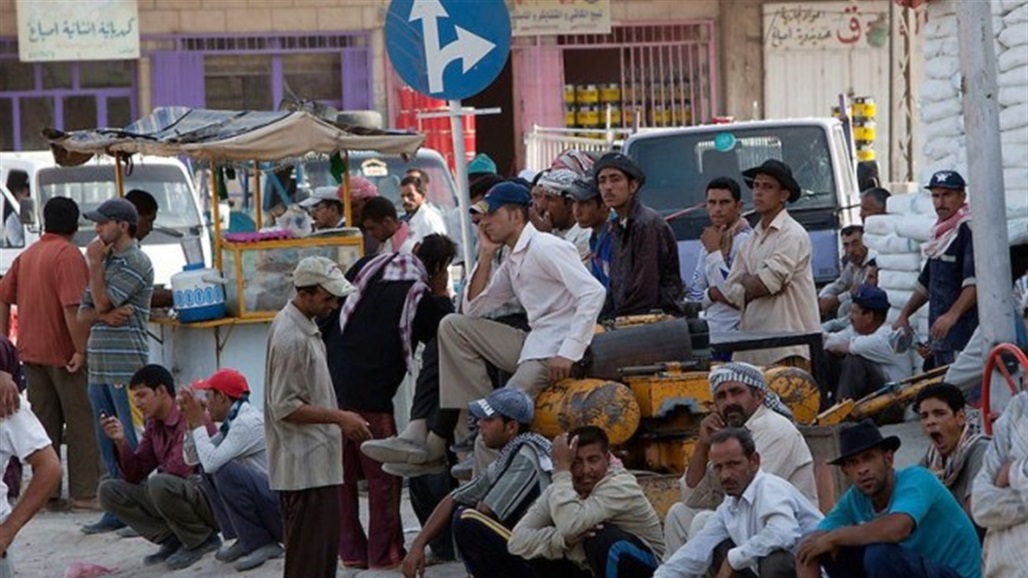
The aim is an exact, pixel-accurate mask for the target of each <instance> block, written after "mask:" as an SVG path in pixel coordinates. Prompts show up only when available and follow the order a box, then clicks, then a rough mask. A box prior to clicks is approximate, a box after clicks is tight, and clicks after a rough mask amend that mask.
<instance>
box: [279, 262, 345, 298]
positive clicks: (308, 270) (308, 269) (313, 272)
mask: <svg viewBox="0 0 1028 578" xmlns="http://www.w3.org/2000/svg"><path fill="white" fill-rule="evenodd" d="M314 285H320V286H321V288H322V289H324V290H325V291H328V292H329V293H331V294H333V295H335V296H336V297H346V296H347V295H349V294H350V293H353V292H354V288H353V285H350V282H349V281H347V280H346V277H344V276H343V271H342V269H340V268H339V265H338V264H336V262H335V261H333V260H331V259H329V258H328V257H321V256H319V255H315V256H313V257H305V258H304V259H302V260H301V261H300V263H299V264H298V265H297V266H296V269H295V270H294V271H293V286H294V287H312V286H314Z"/></svg>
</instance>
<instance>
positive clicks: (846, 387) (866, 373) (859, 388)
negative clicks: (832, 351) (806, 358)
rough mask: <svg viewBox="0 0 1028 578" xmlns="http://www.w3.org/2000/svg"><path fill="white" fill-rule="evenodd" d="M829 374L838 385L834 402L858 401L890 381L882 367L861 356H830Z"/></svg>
mask: <svg viewBox="0 0 1028 578" xmlns="http://www.w3.org/2000/svg"><path fill="white" fill-rule="evenodd" d="M828 372H829V374H830V375H831V377H832V378H834V379H832V380H831V381H832V382H834V383H836V387H835V392H834V393H835V395H834V399H833V400H832V401H834V402H839V401H842V400H844V399H847V398H848V399H852V400H853V401H857V400H859V399H860V398H862V397H864V396H865V395H868V394H870V393H874V392H875V391H876V390H877V389H878V388H880V387H882V386H883V385H885V383H886V381H888V380H887V378H886V377H885V373H884V372H883V371H882V368H881V366H880V365H878V364H876V363H875V362H873V361H870V360H868V359H866V358H864V357H860V356H859V355H852V354H849V355H846V356H843V357H840V356H838V355H829V357H828Z"/></svg>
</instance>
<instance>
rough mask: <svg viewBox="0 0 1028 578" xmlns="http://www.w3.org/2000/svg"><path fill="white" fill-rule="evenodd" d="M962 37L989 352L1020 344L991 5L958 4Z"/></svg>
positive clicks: (978, 273)
mask: <svg viewBox="0 0 1028 578" xmlns="http://www.w3.org/2000/svg"><path fill="white" fill-rule="evenodd" d="M955 4H956V8H957V30H958V36H959V37H960V73H961V77H962V81H961V87H960V88H961V96H962V98H963V102H964V128H965V130H966V137H965V138H966V139H967V172H968V182H969V188H970V189H971V194H970V197H972V198H971V214H972V217H973V220H972V225H971V230H972V233H973V239H974V268H975V279H976V280H977V290H978V322H979V324H980V325H981V327H982V339H984V340H985V343H984V345H985V350H984V351H986V352H989V351H991V350H992V348H993V347H995V346H996V345H997V344H999V343H1004V342H1013V341H1014V298H1013V280H1012V279H1011V277H1010V242H1009V238H1008V236H1007V215H1006V206H1005V205H1006V202H1005V196H1004V190H1005V189H1004V187H1003V155H1002V150H1001V145H1000V129H999V102H998V101H997V96H998V93H999V89H998V87H997V85H996V68H997V65H996V50H995V48H994V46H993V43H994V42H995V40H994V37H993V32H992V2H991V1H961V2H955Z"/></svg>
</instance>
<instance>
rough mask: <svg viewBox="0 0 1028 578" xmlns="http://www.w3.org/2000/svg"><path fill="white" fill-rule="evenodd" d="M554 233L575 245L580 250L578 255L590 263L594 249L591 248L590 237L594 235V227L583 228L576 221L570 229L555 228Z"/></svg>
mask: <svg viewBox="0 0 1028 578" xmlns="http://www.w3.org/2000/svg"><path fill="white" fill-rule="evenodd" d="M552 232H553V234H554V235H556V236H558V237H560V238H561V239H564V240H565V241H567V242H568V243H571V244H572V245H574V246H575V249H577V250H578V257H579V258H580V259H581V260H582V262H583V263H586V264H588V263H589V257H590V256H591V255H592V251H590V250H589V237H590V236H592V234H593V232H592V229H583V228H582V227H579V226H578V223H575V224H574V225H572V226H571V228H570V229H554V230H553V231H552Z"/></svg>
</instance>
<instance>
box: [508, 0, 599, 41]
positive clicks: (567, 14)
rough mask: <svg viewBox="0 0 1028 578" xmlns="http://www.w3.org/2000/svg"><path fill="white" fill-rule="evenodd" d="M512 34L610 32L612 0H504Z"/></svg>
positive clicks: (537, 34)
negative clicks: (508, 12) (508, 13)
mask: <svg viewBox="0 0 1028 578" xmlns="http://www.w3.org/2000/svg"><path fill="white" fill-rule="evenodd" d="M506 1H507V9H508V10H510V27H511V35H512V36H545V35H553V34H610V1H611V0H506Z"/></svg>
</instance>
